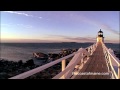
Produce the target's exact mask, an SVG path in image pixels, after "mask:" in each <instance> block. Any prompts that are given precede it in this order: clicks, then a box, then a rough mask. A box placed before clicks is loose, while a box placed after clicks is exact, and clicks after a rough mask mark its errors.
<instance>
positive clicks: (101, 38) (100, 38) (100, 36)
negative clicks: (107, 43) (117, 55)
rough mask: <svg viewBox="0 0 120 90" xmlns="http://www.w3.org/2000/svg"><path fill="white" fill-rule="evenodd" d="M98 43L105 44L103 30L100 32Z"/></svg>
mask: <svg viewBox="0 0 120 90" xmlns="http://www.w3.org/2000/svg"><path fill="white" fill-rule="evenodd" d="M97 42H104V37H103V32H102V31H101V29H100V31H99V32H98V36H97Z"/></svg>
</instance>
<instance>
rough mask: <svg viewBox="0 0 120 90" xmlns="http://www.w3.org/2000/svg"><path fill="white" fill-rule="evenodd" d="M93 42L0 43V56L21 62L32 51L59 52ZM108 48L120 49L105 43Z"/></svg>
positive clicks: (29, 57)
mask: <svg viewBox="0 0 120 90" xmlns="http://www.w3.org/2000/svg"><path fill="white" fill-rule="evenodd" d="M92 44H93V43H74V42H73V43H1V44H0V58H1V59H5V60H9V61H19V60H22V61H23V62H25V61H27V60H29V59H31V58H32V56H33V52H42V53H45V54H48V53H59V52H61V50H62V49H78V48H81V47H82V48H86V47H88V46H90V45H92ZM106 46H107V47H108V48H111V49H113V50H115V51H118V52H119V51H120V49H119V44H112V43H108V44H106Z"/></svg>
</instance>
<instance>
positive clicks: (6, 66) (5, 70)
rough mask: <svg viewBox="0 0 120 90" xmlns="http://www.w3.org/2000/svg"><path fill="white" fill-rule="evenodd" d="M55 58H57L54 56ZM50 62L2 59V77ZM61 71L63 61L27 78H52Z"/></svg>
mask: <svg viewBox="0 0 120 90" xmlns="http://www.w3.org/2000/svg"><path fill="white" fill-rule="evenodd" d="M114 53H115V55H116V57H117V58H118V59H119V60H120V52H117V51H114ZM68 54H70V53H68ZM53 59H54V60H55V59H57V58H53ZM54 60H53V61H54ZM49 62H51V61H48V60H47V62H43V63H41V64H40V65H37V64H35V63H34V60H33V59H29V60H27V61H26V62H23V61H22V60H19V61H8V60H5V59H0V79H8V78H10V77H13V76H15V75H18V74H21V73H23V72H26V71H29V70H31V69H34V68H36V67H39V66H41V65H44V64H46V63H49ZM60 71H61V63H59V64H56V65H54V66H52V67H50V68H47V69H45V70H43V71H41V72H40V73H37V74H35V75H32V76H30V77H28V78H26V79H51V78H52V77H54V76H55V75H56V74H58V73H59V72H60Z"/></svg>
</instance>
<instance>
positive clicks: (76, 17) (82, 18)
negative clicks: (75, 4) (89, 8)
mask: <svg viewBox="0 0 120 90" xmlns="http://www.w3.org/2000/svg"><path fill="white" fill-rule="evenodd" d="M70 17H71V18H73V19H74V20H76V21H82V22H85V23H89V24H91V25H94V26H99V27H100V28H102V29H104V30H106V31H109V32H111V33H113V34H117V35H119V34H120V33H119V32H118V31H116V30H115V29H112V28H111V26H109V25H107V24H105V23H102V22H100V21H96V20H93V19H88V18H87V17H85V16H82V15H76V14H75V15H73V14H72V15H71V14H70Z"/></svg>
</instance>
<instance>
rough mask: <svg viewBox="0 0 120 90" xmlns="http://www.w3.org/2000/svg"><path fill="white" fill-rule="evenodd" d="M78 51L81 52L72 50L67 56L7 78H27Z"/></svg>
mask: <svg viewBox="0 0 120 90" xmlns="http://www.w3.org/2000/svg"><path fill="white" fill-rule="evenodd" d="M80 52H81V51H77V52H73V53H72V54H70V55H67V56H65V57H62V58H60V59H57V60H55V61H52V62H50V63H47V64H45V65H42V66H39V67H37V68H34V69H32V70H29V71H27V72H24V73H22V74H19V75H16V76H14V77H11V78H9V79H24V78H27V77H29V76H31V75H33V74H36V73H38V72H40V71H42V70H44V69H47V68H49V67H51V66H53V65H55V64H57V63H59V62H61V61H62V60H66V59H68V58H70V57H72V56H74V55H75V54H77V53H80Z"/></svg>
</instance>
